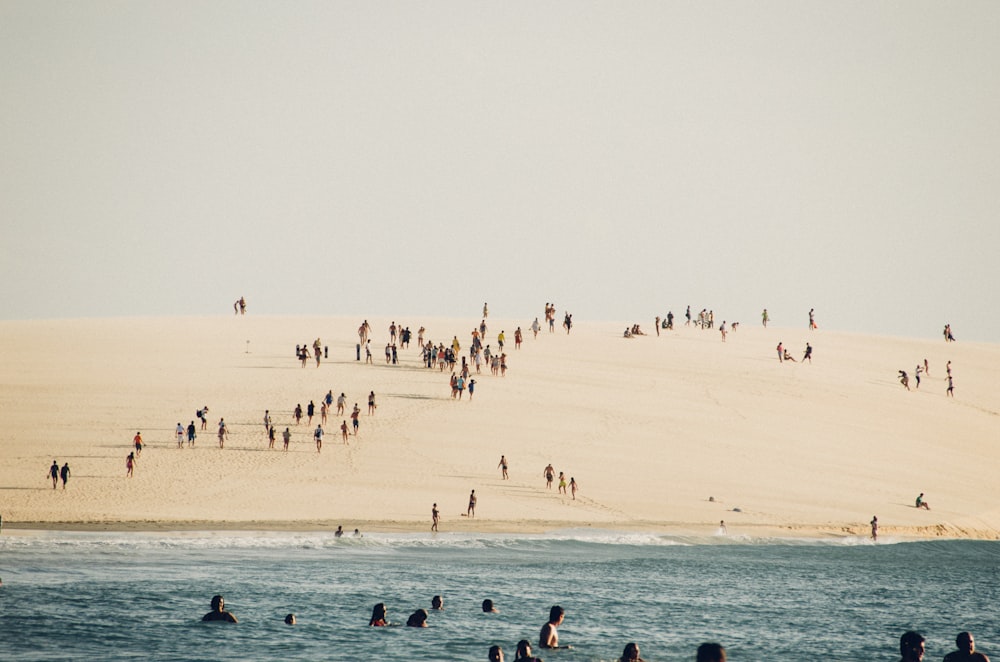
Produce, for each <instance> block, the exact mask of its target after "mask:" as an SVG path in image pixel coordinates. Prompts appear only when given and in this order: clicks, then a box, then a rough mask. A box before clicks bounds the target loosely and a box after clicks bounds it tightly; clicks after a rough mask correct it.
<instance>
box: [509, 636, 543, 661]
mask: <svg viewBox="0 0 1000 662" xmlns="http://www.w3.org/2000/svg"><path fill="white" fill-rule="evenodd" d="M514 662H542V661H541V659H540V658H537V657H534V656H533V655H532V654H531V643H530V642H529V641H528V640H527V639H522V640H521V641H519V642H517V657H516V658H515V659H514Z"/></svg>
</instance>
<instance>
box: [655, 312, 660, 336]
mask: <svg viewBox="0 0 1000 662" xmlns="http://www.w3.org/2000/svg"><path fill="white" fill-rule="evenodd" d="M653 328H654V329H656V337H657V338H659V337H660V316H659V315H657V316H656V321H654V322H653Z"/></svg>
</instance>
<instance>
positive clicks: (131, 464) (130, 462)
mask: <svg viewBox="0 0 1000 662" xmlns="http://www.w3.org/2000/svg"><path fill="white" fill-rule="evenodd" d="M134 469H135V453H134V452H132V453H129V454H128V457H127V458H125V475H126V476H128V477H129V478H131V477H132V471H133V470H134ZM53 482H55V481H54V480H53ZM52 487H55V485H53V486H52Z"/></svg>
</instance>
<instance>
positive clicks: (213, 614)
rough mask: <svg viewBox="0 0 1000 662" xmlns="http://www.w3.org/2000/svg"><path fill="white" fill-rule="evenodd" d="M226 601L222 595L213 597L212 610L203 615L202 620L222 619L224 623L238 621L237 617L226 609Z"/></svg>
mask: <svg viewBox="0 0 1000 662" xmlns="http://www.w3.org/2000/svg"><path fill="white" fill-rule="evenodd" d="M225 607H226V601H225V599H224V598H223V597H222V596H221V595H216V596H213V597H212V611H210V612H208V613H207V614H205V615H204V616H202V617H201V620H202V621H221V622H223V623H238V622H239V621H237V620H236V617H235V616H233V615H232V614H231V613H230V612H228V611H226V609H225Z"/></svg>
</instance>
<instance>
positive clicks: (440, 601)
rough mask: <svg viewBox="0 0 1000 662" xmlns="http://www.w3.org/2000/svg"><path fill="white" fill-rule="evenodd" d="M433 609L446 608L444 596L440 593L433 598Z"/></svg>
mask: <svg viewBox="0 0 1000 662" xmlns="http://www.w3.org/2000/svg"><path fill="white" fill-rule="evenodd" d="M431 609H444V598H442V597H441V596H440V595H435V596H434V597H433V598H431Z"/></svg>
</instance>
